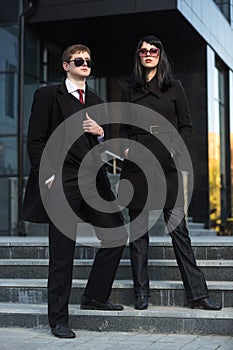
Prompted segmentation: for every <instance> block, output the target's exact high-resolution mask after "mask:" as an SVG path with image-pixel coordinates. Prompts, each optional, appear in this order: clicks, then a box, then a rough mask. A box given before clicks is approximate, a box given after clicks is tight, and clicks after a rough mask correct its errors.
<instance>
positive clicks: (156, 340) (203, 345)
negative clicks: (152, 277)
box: [0, 327, 233, 350]
mask: <svg viewBox="0 0 233 350" xmlns="http://www.w3.org/2000/svg"><path fill="white" fill-rule="evenodd" d="M75 332H76V335H77V337H76V338H75V339H70V340H65V339H58V338H55V337H54V336H52V335H51V334H50V330H49V329H48V328H41V329H40V328H36V329H32V328H19V327H12V328H9V327H8V328H0V349H1V350H57V349H58V350H59V349H61V350H69V349H72V350H76V349H77V350H110V349H111V350H144V349H146V350H180V349H182V350H232V349H233V336H232V337H226V336H224V337H223V336H214V335H201V336H200V335H188V334H152V333H139V332H137V333H124V332H88V331H75Z"/></svg>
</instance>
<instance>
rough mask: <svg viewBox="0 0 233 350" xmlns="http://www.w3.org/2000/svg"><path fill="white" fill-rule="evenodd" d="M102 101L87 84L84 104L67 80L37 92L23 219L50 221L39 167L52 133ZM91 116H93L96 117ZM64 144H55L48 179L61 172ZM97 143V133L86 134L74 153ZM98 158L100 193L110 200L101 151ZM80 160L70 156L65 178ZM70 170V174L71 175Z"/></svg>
mask: <svg viewBox="0 0 233 350" xmlns="http://www.w3.org/2000/svg"><path fill="white" fill-rule="evenodd" d="M102 103H103V101H102V100H101V99H100V98H99V97H98V96H97V95H96V94H95V93H93V92H92V91H91V90H90V89H88V86H87V87H86V95H85V105H83V104H82V103H81V102H80V101H79V100H78V99H76V98H75V97H74V96H72V95H71V94H69V93H68V91H67V89H66V86H65V80H63V81H62V83H61V84H59V85H52V86H46V87H42V88H39V89H37V90H36V91H35V94H34V99H33V103H32V110H31V116H30V120H29V127H28V135H27V147H28V154H29V159H30V163H31V170H30V174H29V178H28V182H27V185H26V191H25V196H24V201H23V209H22V215H21V217H22V219H23V220H25V221H31V222H36V223H46V222H49V218H48V216H47V213H46V211H45V209H44V206H43V203H42V200H41V194H40V189H39V168H40V161H41V157H42V153H43V151H44V148H45V145H46V142H47V141H48V139H49V137H50V135H51V134H52V133H53V131H54V130H55V129H56V128H57V127H58V126H59V125H60V124H61V123H62V122H63V121H64V120H65V119H66V118H68V117H69V116H71V115H73V114H74V113H76V112H79V111H81V110H83V109H84V108H87V107H90V106H95V105H98V104H102ZM92 117H93V118H94V116H92ZM80 125H81V122H80ZM104 129H105V130H104V131H105V137H106V136H107V129H106V128H105V126H104ZM63 143H64V140H62V139H61V140H60V142H59V144H57V145H56V146H57V147H55V148H56V149H55V150H54V152H55V154H53V155H52V156H51V157H50V159H49V162H48V166H47V169H46V171H47V176H48V177H47V178H49V176H52V175H53V174H54V175H55V176H56V172H57V171H60V169H57V160H58V159H59V154H60V150H61V148H62V146H63ZM97 144H98V139H97V136H94V135H91V134H85V137H81V138H80V140H79V141H78V147H76V148H74V152H77V153H78V154H79V155H80V154H81V155H83V156H84V155H85V154H86V153H87V151H88V149H87V148H89V149H91V148H92V147H94V146H95V145H97ZM76 146H77V145H76ZM96 157H97V159H95V165H96V166H99V168H100V171H99V172H98V177H97V186H98V188H100V192H102V193H100V195H102V194H103V197H104V199H106V200H109V201H111V200H113V199H114V195H113V193H112V192H111V186H110V182H109V179H108V177H107V173H106V170H105V166H103V163H102V161H101V157H100V154H97V155H96ZM81 159H82V157H79V158H78V157H77V158H76V159H75V161H73V160H72V153H71V157H70V160H69V159H68V162H70V165H69V166H66V167H64V168H63V173H64V171H65V175H64V176H65V177H67V178H69V176H70V177H72V176H73V175H72V173H75V172H76V173H77V166H78V165H79V164H77V163H78V162H79V161H81ZM68 162H67V164H68ZM64 169H65V170H64ZM68 172H69V173H70V174H68ZM75 190H76V189H75Z"/></svg>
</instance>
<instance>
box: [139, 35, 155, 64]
mask: <svg viewBox="0 0 233 350" xmlns="http://www.w3.org/2000/svg"><path fill="white" fill-rule="evenodd" d="M138 56H139V58H140V62H141V64H142V66H143V67H145V68H147V69H155V68H156V67H157V65H158V63H159V58H160V49H159V48H157V47H156V46H155V45H151V44H149V43H147V42H146V41H143V43H142V46H141V47H140V49H139V50H138Z"/></svg>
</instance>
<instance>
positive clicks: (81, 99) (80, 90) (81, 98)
mask: <svg viewBox="0 0 233 350" xmlns="http://www.w3.org/2000/svg"><path fill="white" fill-rule="evenodd" d="M77 91H78V93H79V101H80V102H81V103H84V100H83V94H84V90H83V89H78V90H77Z"/></svg>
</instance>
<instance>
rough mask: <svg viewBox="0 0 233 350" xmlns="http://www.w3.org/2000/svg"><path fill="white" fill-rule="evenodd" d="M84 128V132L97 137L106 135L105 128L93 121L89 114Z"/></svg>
mask: <svg viewBox="0 0 233 350" xmlns="http://www.w3.org/2000/svg"><path fill="white" fill-rule="evenodd" d="M82 127H83V131H84V132H88V133H89V134H92V135H97V136H103V135H104V130H103V128H102V127H101V126H100V125H99V124H97V123H96V121H95V120H93V119H91V117H89V115H88V113H86V119H85V120H84V121H83V124H82Z"/></svg>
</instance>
